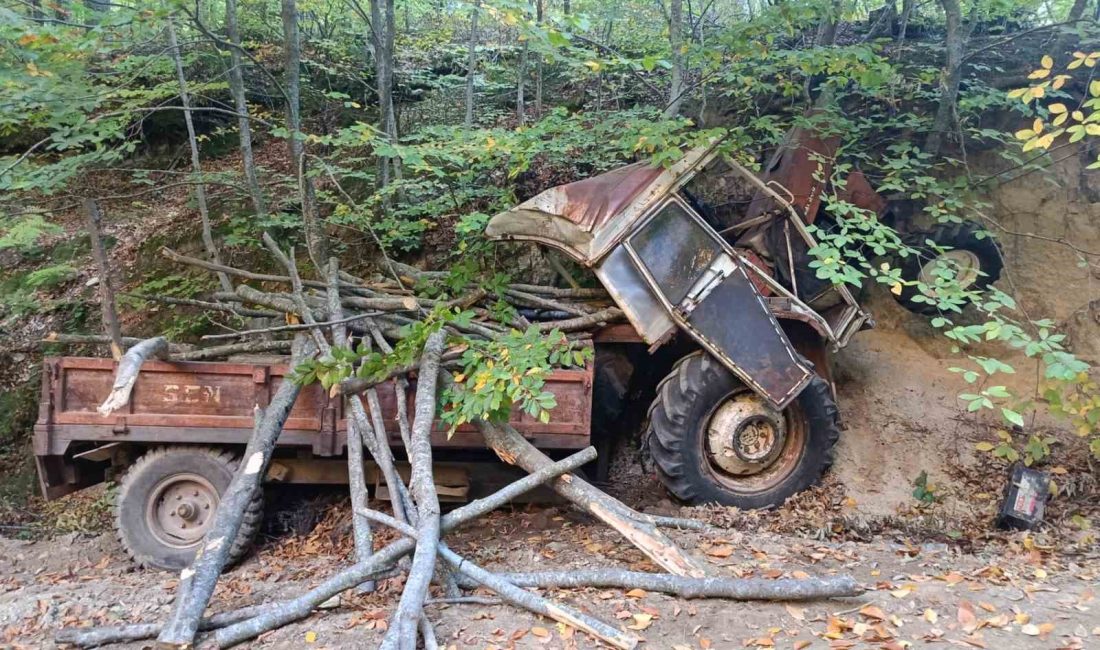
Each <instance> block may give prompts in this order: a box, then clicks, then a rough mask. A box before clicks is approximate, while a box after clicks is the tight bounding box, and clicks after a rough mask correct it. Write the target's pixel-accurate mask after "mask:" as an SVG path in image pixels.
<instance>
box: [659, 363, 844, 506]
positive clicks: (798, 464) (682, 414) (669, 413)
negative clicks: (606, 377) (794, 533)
mask: <svg viewBox="0 0 1100 650" xmlns="http://www.w3.org/2000/svg"><path fill="white" fill-rule="evenodd" d="M727 405H728V406H727ZM723 409H729V411H728V412H730V413H732V414H733V415H730V416H728V417H729V418H740V419H739V420H729V419H727V420H726V421H730V422H737V423H738V424H737V427H736V431H735V433H733V435H732V436H731V437H730V438H727V437H726V431H727V430H726V429H723V428H718V429H716V428H715V426H716V424H715V423H718V424H720V423H721V421H720V418H721V417H722V416H721V413H722V410H723ZM769 413H770V414H771V415H767V414H769ZM753 418H756V419H753ZM768 418H772V419H771V420H769V419H768ZM750 424H752V425H753V426H754V427H755V426H757V425H759V424H763V426H764V429H763V430H761V429H754V431H765V432H766V431H770V432H771V433H770V438H771V441H772V442H771V445H770V446H769V447H766V448H764V454H763V455H762V456H760V457H759V458H755V457H753V456H752V455H742V454H741V452H740V451H738V454H737V455H734V454H733V453H732V451H733V450H734V446H735V445H737V444H739V443H738V442H737V440H741V439H742V436H743V434H742V432H744V431H746V430H747V428H748V427H749V425H750ZM754 431H749V432H748V435H749V437H750V438H753V439H755V440H757V441H759V440H763V439H767V438H768V437H769V434H767V433H762V434H760V435H756V434H755V433H754ZM839 438H840V428H839V425H838V419H837V407H836V402H835V400H834V399H833V395H832V391H831V389H830V387H829V384H828V382H826V381H825V380H824V379H822V378H821V377H819V376H817V375H815V376H814V378H813V379H812V380H811V381H810V383H809V385H807V386H806V388H804V389H803V391H802V393H801V394H800V395H799V396H798V397H797V398H796V399H795V400H794V402H792V403H791V405H790V406H788V407H787V408H786V409H785V410H784V411H783V412H782V413H776V412H775V411H774V410H772V409H771V407H770V406H767V405H766V403H765V402H763V400H761V399H759V398H757V397H756V396H755V394H754V393H752V392H751V391H750V390H749V389H748V388H747V387H746V386H745V385H744V384H743V383H742V382H741V381H740V380H738V379H737V378H736V377H734V375H733V374H732V373H730V372H729V370H727V369H726V368H725V367H724V366H723V365H721V364H720V363H719V362H718V361H716V360H714V359H713V358H712V357H711V356H710V355H708V354H706V353H705V352H703V351H698V352H695V353H693V354H690V355H688V356H686V357H684V358H683V359H681V360H680V361H679V362H678V363H677V364H676V366H675V367H674V368H673V369H672V372H671V373H670V374H669V375H668V376H667V377H665V379H664V380H663V381H662V382H661V384H660V385H659V386H658V388H657V397H656V399H654V401H653V403H652V405H650V408H649V424H648V426H647V431H646V440H647V443H648V447H649V452H650V455H651V456H652V458H653V461H654V464H655V465H656V468H657V476H658V478H660V480H661V482H662V483H663V484H664V485H665V487H666V488H667V489H668V491H669V492H670V493H672V495H673V496H675V497H676V498H677V499H679V500H681V501H684V502H686V503H690V504H700V503H720V504H723V505H727V506H736V507H738V508H743V509H756V508H774V507H776V506H779V505H781V504H782V503H783V502H784V501H786V499H787V498H788V497H790V496H791V495H793V494H795V493H797V492H801V491H802V490H805V489H806V488H808V487H810V486H812V485H814V484H815V483H817V482H818V481H819V480H820V479H821V476H822V475H823V474H824V473H825V471H826V470H827V469H828V468H829V467H830V466H831V465H832V463H833V448H834V446H835V444H836V442H837V440H838V439H839ZM727 439H731V440H733V441H732V442H730V443H729V444H728V446H725V443H721V444H720V446H721V450H722V451H723V452H730V453H727V454H718V453H717V451H715V440H727ZM726 456H729V458H727V457H726ZM715 458H717V460H714V459H715ZM731 463H732V464H734V465H736V469H737V470H739V471H740V473H738V474H736V475H735V474H733V473H729V472H728V471H726V470H728V469H729V464H731ZM754 463H756V464H754ZM752 472H755V473H752Z"/></svg>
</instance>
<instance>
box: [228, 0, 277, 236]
mask: <svg viewBox="0 0 1100 650" xmlns="http://www.w3.org/2000/svg"><path fill="white" fill-rule="evenodd" d="M225 32H226V37H227V38H228V39H229V43H230V47H229V71H228V72H229V94H230V95H232V96H233V105H234V107H235V108H236V110H237V115H238V118H237V130H238V132H239V133H240V140H241V145H240V148H241V164H242V165H243V166H244V177H245V181H246V183H247V185H248V194H249V196H250V197H251V199H252V209H253V211H254V212H255V213H256V216H257V217H259V218H263V217H265V216H267V206H266V204H265V202H264V195H263V190H261V189H260V180H259V177H258V176H257V175H256V160H255V158H254V157H253V155H252V123H251V120H250V119H249V115H248V101H247V100H246V98H245V94H244V69H243V65H244V62H243V57H242V56H241V33H240V30H239V29H238V27H237V0H225Z"/></svg>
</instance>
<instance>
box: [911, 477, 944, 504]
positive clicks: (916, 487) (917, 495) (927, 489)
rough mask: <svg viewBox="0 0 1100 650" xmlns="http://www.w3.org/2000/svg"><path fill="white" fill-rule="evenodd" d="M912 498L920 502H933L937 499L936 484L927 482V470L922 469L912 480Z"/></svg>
mask: <svg viewBox="0 0 1100 650" xmlns="http://www.w3.org/2000/svg"><path fill="white" fill-rule="evenodd" d="M913 498H914V499H916V500H917V501H920V502H921V503H935V502H936V501H938V500H939V497H938V496H937V495H936V485H935V484H933V483H929V482H928V472H926V471H924V470H921V473H920V474H918V475H917V478H916V479H914V481H913Z"/></svg>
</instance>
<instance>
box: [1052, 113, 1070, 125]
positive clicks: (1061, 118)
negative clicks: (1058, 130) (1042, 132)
mask: <svg viewBox="0 0 1100 650" xmlns="http://www.w3.org/2000/svg"><path fill="white" fill-rule="evenodd" d="M1068 119H1069V113H1060V114H1058V115H1055V116H1054V120H1053V121H1052V122H1051V123H1050V124H1051V125H1052V126H1061V125H1062V124H1063V123H1064V122H1065V121H1066V120H1068Z"/></svg>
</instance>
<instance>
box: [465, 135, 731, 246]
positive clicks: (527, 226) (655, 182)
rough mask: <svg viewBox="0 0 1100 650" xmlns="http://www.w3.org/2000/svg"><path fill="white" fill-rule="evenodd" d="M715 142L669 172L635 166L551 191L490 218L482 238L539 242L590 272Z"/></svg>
mask: <svg viewBox="0 0 1100 650" xmlns="http://www.w3.org/2000/svg"><path fill="white" fill-rule="evenodd" d="M719 142H720V141H719V140H717V139H716V140H715V141H713V142H711V143H710V144H708V145H706V146H703V147H697V148H695V149H692V150H690V151H688V152H686V153H685V154H684V155H683V157H681V158H680V160H678V161H676V163H675V164H673V165H671V166H670V167H667V168H664V167H654V166H652V165H649V164H648V163H634V164H632V165H626V166H625V167H620V168H618V169H615V170H612V171H609V172H606V173H603V174H600V175H598V176H593V177H592V178H586V179H584V180H581V181H577V182H575V183H568V184H566V185H559V186H557V187H553V188H551V189H548V190H546V191H544V192H542V193H541V194H538V195H537V196H535V197H533V198H531V199H528V200H527V201H524V202H523V203H520V204H519V205H517V206H516V207H514V208H512V209H510V210H507V211H505V212H501V213H500V214H498V215H496V216H494V217H493V218H492V219H491V220H490V221H489V225H488V226H487V227H486V228H485V234H486V235H487V236H488V237H489V238H490V239H495V240H508V239H518V240H523V241H535V242H539V243H542V244H545V245H547V246H552V247H554V248H557V249H558V250H561V251H562V252H564V253H566V254H567V255H569V256H570V257H572V258H573V259H575V260H576V261H578V262H580V263H581V264H584V265H586V266H592V265H593V264H595V263H596V262H597V261H598V260H599V259H600V258H602V257H603V256H604V255H606V254H607V253H608V252H609V251H610V250H611V248H613V247H614V246H615V244H617V243H618V242H619V240H620V239H622V237H623V236H624V235H625V234H626V233H627V232H628V231H629V230H630V227H631V226H632V225H633V224H634V223H635V222H637V220H638V219H640V218H641V217H642V216H643V215H644V214H645V213H646V210H647V209H648V208H649V207H650V206H651V205H653V204H655V203H656V202H658V201H660V200H661V199H662V198H664V197H665V196H667V195H668V194H670V193H671V192H674V191H676V190H677V189H679V187H680V185H681V184H682V183H684V182H686V181H687V180H688V179H690V178H691V176H692V174H693V173H694V172H695V171H696V170H697V169H699V168H701V167H702V166H704V165H706V164H707V163H708V162H710V160H711V158H713V157H714V155H715V153H716V149H717V146H718V144H719Z"/></svg>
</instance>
